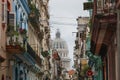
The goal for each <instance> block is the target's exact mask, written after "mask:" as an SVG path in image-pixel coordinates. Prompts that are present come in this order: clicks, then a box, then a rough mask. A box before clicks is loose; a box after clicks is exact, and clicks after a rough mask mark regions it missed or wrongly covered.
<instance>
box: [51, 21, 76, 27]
mask: <svg viewBox="0 0 120 80" xmlns="http://www.w3.org/2000/svg"><path fill="white" fill-rule="evenodd" d="M50 24H57V25H73V26H76V25H77V24H74V23H65V22H56V21H51V22H50Z"/></svg>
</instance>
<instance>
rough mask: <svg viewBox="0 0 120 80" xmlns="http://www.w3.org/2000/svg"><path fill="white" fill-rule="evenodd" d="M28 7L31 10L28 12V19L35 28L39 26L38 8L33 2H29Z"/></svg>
mask: <svg viewBox="0 0 120 80" xmlns="http://www.w3.org/2000/svg"><path fill="white" fill-rule="evenodd" d="M29 7H30V10H31V11H30V14H29V21H30V23H31V25H32V26H33V27H34V28H35V29H36V30H37V29H38V28H39V15H40V13H39V10H38V9H37V8H36V6H35V5H34V4H29Z"/></svg>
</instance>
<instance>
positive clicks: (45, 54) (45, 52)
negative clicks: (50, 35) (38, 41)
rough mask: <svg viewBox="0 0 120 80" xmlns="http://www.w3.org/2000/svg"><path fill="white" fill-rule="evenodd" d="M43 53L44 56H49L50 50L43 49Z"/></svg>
mask: <svg viewBox="0 0 120 80" xmlns="http://www.w3.org/2000/svg"><path fill="white" fill-rule="evenodd" d="M41 55H42V56H43V57H47V56H48V55H49V52H48V51H42V52H41Z"/></svg>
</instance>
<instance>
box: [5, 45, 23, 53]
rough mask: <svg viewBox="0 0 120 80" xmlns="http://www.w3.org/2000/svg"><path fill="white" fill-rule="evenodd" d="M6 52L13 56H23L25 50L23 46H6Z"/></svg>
mask: <svg viewBox="0 0 120 80" xmlns="http://www.w3.org/2000/svg"><path fill="white" fill-rule="evenodd" d="M6 51H7V52H8V53H11V54H21V53H23V52H25V48H24V47H22V46H21V45H6Z"/></svg>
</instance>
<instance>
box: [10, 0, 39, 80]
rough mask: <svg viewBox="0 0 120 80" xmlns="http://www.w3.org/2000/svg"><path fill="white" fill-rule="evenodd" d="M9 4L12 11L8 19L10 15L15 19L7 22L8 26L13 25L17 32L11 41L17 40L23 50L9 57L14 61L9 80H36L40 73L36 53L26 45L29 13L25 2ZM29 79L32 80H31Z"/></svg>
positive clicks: (19, 0) (14, 1)
mask: <svg viewBox="0 0 120 80" xmlns="http://www.w3.org/2000/svg"><path fill="white" fill-rule="evenodd" d="M11 3H12V10H11V11H10V12H9V18H10V17H11V14H12V15H14V16H15V17H14V20H13V22H9V24H10V25H11V24H13V25H14V29H15V31H16V32H18V33H16V34H17V36H14V37H13V39H15V40H19V41H18V42H19V43H20V45H21V46H22V48H23V50H22V51H21V53H19V54H17V53H15V52H14V54H11V55H10V59H13V60H14V64H12V74H11V75H12V76H11V77H10V78H12V79H11V80H38V78H37V77H35V76H36V74H37V73H39V72H40V68H39V67H38V66H37V65H36V60H35V58H36V55H35V54H36V53H35V52H34V50H33V49H32V48H31V46H30V45H29V43H27V31H28V16H29V13H30V9H29V7H28V3H27V0H13V1H12V2H11ZM9 21H10V20H9ZM8 53H9V52H8ZM32 75H33V76H32ZM31 77H33V78H32V79H31ZM34 77H35V78H34Z"/></svg>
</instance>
